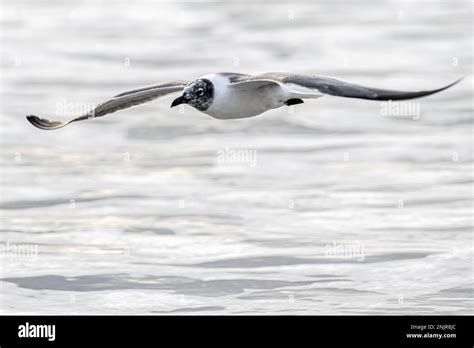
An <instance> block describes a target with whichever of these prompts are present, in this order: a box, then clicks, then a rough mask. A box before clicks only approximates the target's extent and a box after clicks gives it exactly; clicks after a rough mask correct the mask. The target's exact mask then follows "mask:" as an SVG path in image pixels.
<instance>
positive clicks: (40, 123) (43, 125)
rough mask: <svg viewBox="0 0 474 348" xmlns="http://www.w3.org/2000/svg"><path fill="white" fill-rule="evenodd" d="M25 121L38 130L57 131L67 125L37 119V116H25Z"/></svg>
mask: <svg viewBox="0 0 474 348" xmlns="http://www.w3.org/2000/svg"><path fill="white" fill-rule="evenodd" d="M26 119H27V120H28V121H29V122H30V123H31V124H32V125H33V126H35V127H36V128H39V129H46V130H51V129H58V128H61V127H64V126H65V125H67V123H62V122H57V121H48V120H46V119H44V118H39V117H38V116H35V115H28V116H26Z"/></svg>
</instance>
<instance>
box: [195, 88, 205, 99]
mask: <svg viewBox="0 0 474 348" xmlns="http://www.w3.org/2000/svg"><path fill="white" fill-rule="evenodd" d="M203 94H204V90H203V89H202V88H198V90H197V91H196V95H197V96H198V97H200V96H202V95H203Z"/></svg>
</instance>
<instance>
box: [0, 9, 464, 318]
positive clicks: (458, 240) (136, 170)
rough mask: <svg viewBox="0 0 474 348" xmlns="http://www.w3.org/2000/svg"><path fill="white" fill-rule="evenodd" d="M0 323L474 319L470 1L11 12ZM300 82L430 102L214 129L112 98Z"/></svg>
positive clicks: (305, 112)
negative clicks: (184, 88) (239, 317)
mask: <svg viewBox="0 0 474 348" xmlns="http://www.w3.org/2000/svg"><path fill="white" fill-rule="evenodd" d="M1 6H2V19H1V46H2V53H1V55H2V57H1V58H2V59H1V74H2V79H1V113H0V115H1V123H0V125H1V131H0V132H1V133H0V136H1V175H0V177H1V201H0V213H1V223H0V248H1V255H0V260H1V264H0V313H2V314H193V315H199V314H305V315H309V314H323V315H327V314H473V244H472V241H473V240H472V237H473V234H472V233H473V229H472V227H473V219H472V211H473V210H472V209H473V200H472V198H473V175H472V169H473V167H472V159H473V156H472V149H473V143H472V135H473V128H472V65H471V64H472V59H473V57H472V54H473V50H472V28H471V25H472V8H471V4H470V2H468V1H410V2H407V1H398V0H393V1H390V0H386V1H376V2H375V1H373V2H372V1H365V2H362V3H361V2H357V3H355V2H350V1H317V2H313V1H291V2H280V1H270V2H242V1H230V2H228V1H225V2H224V1H222V2H221V1H198V2H197V1H196V2H195V1H178V2H171V1H151V2H146V1H133V2H129V1H122V0H117V1H114V0H111V1H106V0H103V1H82V2H80V1H78V2H74V3H72V2H64V1H59V0H57V1H56V0H41V1H27V0H15V1H2V4H1ZM217 71H234V72H240V73H260V72H266V71H289V72H297V73H310V74H319V75H328V76H334V77H337V78H341V79H345V80H349V81H352V82H355V83H359V84H363V85H368V86H374V87H379V88H388V89H400V90H423V89H431V88H437V87H441V86H443V85H445V84H448V83H450V82H452V81H454V80H456V79H457V78H459V77H461V76H466V78H465V79H464V80H463V81H462V82H460V83H459V84H458V85H456V86H454V87H452V88H451V89H449V90H446V91H444V92H442V93H440V94H437V95H435V96H431V97H427V98H423V99H417V100H412V101H407V102H404V103H399V104H389V103H379V102H373V101H365V100H357V99H344V98H335V97H329V96H327V97H324V98H321V99H318V100H310V101H306V102H305V103H304V104H302V105H295V106H294V107H289V108H287V107H285V108H280V109H277V110H272V111H269V112H266V113H264V114H262V115H260V116H258V117H255V118H249V119H241V120H229V121H220V120H215V119H212V118H210V117H208V116H206V115H204V114H201V113H199V112H198V111H196V110H194V109H192V108H190V107H183V108H181V109H179V108H173V109H170V104H171V101H172V96H170V97H165V98H163V99H160V100H157V101H156V102H154V103H151V104H148V105H144V106H141V107H137V108H133V109H129V110H125V111H121V112H119V113H116V114H113V115H110V116H106V117H104V118H100V119H97V120H90V121H85V122H81V123H77V124H73V125H70V126H68V127H66V128H64V129H61V130H57V131H42V130H38V129H36V128H34V127H32V126H31V125H30V124H29V123H28V122H27V121H26V119H25V115H28V114H36V115H39V116H41V117H46V118H49V119H58V120H66V119H69V118H71V117H72V116H74V115H77V114H80V113H81V112H84V111H87V109H88V108H89V107H90V106H92V105H94V104H96V103H98V102H101V101H104V100H106V99H107V98H109V97H110V96H112V95H115V94H118V93H120V92H123V91H127V90H129V89H133V88H136V87H140V86H145V85H149V84H155V83H159V82H166V81H171V80H176V79H184V80H193V79H195V78H197V77H199V76H202V75H204V74H207V73H211V72H217Z"/></svg>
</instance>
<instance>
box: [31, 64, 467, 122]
mask: <svg viewBox="0 0 474 348" xmlns="http://www.w3.org/2000/svg"><path fill="white" fill-rule="evenodd" d="M461 79H462V78H461ZM461 79H459V80H457V81H455V82H453V83H451V84H449V85H447V86H445V87H441V88H438V89H433V90H426V91H418V92H403V91H395V90H386V89H378V88H370V87H364V86H360V85H357V84H353V83H350V82H346V81H342V80H338V79H335V78H330V77H321V76H312V75H302V74H290V73H265V74H259V75H247V74H239V73H229V72H224V73H215V74H208V75H204V76H202V77H200V78H198V79H196V80H194V81H191V82H187V81H172V82H167V83H162V84H158V85H154V86H148V87H142V88H138V89H134V90H131V91H128V92H123V93H120V94H117V95H116V96H114V97H112V98H111V99H109V100H107V101H105V102H103V103H101V104H98V105H97V106H96V107H95V108H93V109H92V110H91V111H89V112H88V113H86V114H84V115H81V116H78V117H76V118H74V119H72V120H70V121H67V122H58V121H48V120H47V119H43V118H39V117H38V116H34V115H29V116H26V118H27V119H28V121H30V123H31V124H33V125H34V126H35V127H37V128H40V129H48V130H49V129H58V128H62V127H64V126H67V125H68V124H70V123H73V122H77V121H82V120H88V119H93V118H97V117H102V116H105V115H108V114H111V113H114V112H116V111H119V110H123V109H128V108H131V107H133V106H137V105H140V104H144V103H147V102H150V101H152V100H154V99H157V98H159V97H162V96H165V95H168V94H171V93H177V92H181V96H179V97H178V98H176V99H174V100H173V102H172V103H171V107H175V106H177V105H180V104H188V105H190V106H192V107H194V108H195V109H197V110H198V111H201V112H203V113H205V114H207V115H209V116H211V117H214V118H216V119H222V120H229V119H238V118H247V117H252V116H256V115H259V114H261V113H263V112H265V111H268V110H271V109H276V108H279V107H282V106H285V105H286V106H291V105H296V104H301V103H303V99H317V98H320V97H322V96H324V95H331V96H337V97H345V98H358V99H367V100H378V101H388V100H406V99H413V98H419V97H424V96H428V95H431V94H434V93H438V92H441V91H443V90H445V89H447V88H449V87H451V86H453V85H455V84H456V83H458V82H459V81H460V80H461Z"/></svg>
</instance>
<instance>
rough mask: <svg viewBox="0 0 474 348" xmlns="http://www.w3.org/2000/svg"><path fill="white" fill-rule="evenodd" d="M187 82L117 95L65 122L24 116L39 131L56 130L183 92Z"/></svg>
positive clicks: (145, 88) (177, 82)
mask: <svg viewBox="0 0 474 348" xmlns="http://www.w3.org/2000/svg"><path fill="white" fill-rule="evenodd" d="M187 84H188V82H186V81H173V82H168V83H162V84H159V85H155V86H149V87H143V88H139V89H134V90H132V91H128V92H124V93H120V94H117V95H116V96H114V97H112V98H111V99H109V100H107V101H106V102H103V103H101V104H99V105H97V106H96V107H95V108H94V109H92V110H91V111H89V112H88V113H87V114H85V115H81V116H78V117H76V118H74V119H72V120H70V121H67V122H58V121H48V120H46V119H44V118H39V117H37V116H34V115H30V116H26V118H27V119H28V121H30V123H31V124H32V125H33V126H35V127H37V128H41V129H58V128H62V127H64V126H67V125H68V124H69V123H72V122H77V121H82V120H87V119H89V118H95V117H102V116H105V115H107V114H111V113H113V112H116V111H119V110H123V109H128V108H131V107H133V106H136V105H139V104H143V103H146V102H149V101H151V100H153V99H156V98H159V97H161V96H164V95H166V94H170V93H173V92H178V91H181V90H183V88H184V87H186V85H187Z"/></svg>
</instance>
